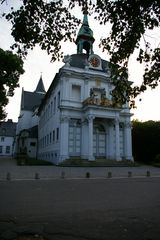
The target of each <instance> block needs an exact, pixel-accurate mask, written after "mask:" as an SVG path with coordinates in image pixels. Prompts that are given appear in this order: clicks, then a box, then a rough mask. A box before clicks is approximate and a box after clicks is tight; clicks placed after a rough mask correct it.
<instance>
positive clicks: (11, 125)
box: [0, 119, 17, 156]
mask: <svg viewBox="0 0 160 240" xmlns="http://www.w3.org/2000/svg"><path fill="white" fill-rule="evenodd" d="M16 125H17V123H15V122H12V120H11V119H8V121H7V122H1V123H0V156H12V155H13V150H14V144H15V137H16Z"/></svg>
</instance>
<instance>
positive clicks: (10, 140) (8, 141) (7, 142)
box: [0, 136, 14, 156]
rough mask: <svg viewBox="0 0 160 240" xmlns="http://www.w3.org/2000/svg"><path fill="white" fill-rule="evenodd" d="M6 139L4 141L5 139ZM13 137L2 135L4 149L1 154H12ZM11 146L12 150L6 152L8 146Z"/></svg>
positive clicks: (0, 138) (0, 146) (1, 143)
mask: <svg viewBox="0 0 160 240" xmlns="http://www.w3.org/2000/svg"><path fill="white" fill-rule="evenodd" d="M3 139H4V141H3ZM13 141H14V138H13V137H6V136H4V137H3V136H0V148H1V149H2V152H0V156H2V155H3V156H4V155H5V156H11V155H12V154H13ZM7 146H9V149H10V151H9V152H6V147H7Z"/></svg>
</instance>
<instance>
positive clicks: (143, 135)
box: [132, 121, 160, 163]
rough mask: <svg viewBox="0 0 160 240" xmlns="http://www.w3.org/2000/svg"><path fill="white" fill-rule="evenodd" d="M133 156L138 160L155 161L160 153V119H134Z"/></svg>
mask: <svg viewBox="0 0 160 240" xmlns="http://www.w3.org/2000/svg"><path fill="white" fill-rule="evenodd" d="M132 124H133V128H132V142H133V156H134V159H135V160H136V161H139V162H144V163H150V162H154V161H155V159H156V156H157V155H158V154H160V148H159V143H160V121H157V122H155V121H147V122H139V121H133V122H132Z"/></svg>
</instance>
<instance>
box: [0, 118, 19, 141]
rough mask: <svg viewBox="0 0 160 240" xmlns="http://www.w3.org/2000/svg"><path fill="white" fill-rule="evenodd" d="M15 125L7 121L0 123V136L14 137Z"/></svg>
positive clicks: (9, 120)
mask: <svg viewBox="0 0 160 240" xmlns="http://www.w3.org/2000/svg"><path fill="white" fill-rule="evenodd" d="M16 126H17V123H15V122H12V120H11V119H8V121H7V122H0V136H6V137H14V136H15V135H16Z"/></svg>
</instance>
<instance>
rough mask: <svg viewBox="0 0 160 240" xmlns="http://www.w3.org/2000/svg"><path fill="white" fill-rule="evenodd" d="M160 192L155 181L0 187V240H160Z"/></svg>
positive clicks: (57, 182) (29, 183)
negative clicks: (35, 239) (29, 238)
mask: <svg viewBox="0 0 160 240" xmlns="http://www.w3.org/2000/svg"><path fill="white" fill-rule="evenodd" d="M159 186H160V178H156V177H155V178H137V179H135V178H128V179H127V178H126V179H81V180H80V179H79V180H75V179H74V180H73V179H72V180H71V179H70V180H67V179H55V180H46V181H43V180H37V181H1V182H0V232H1V236H0V239H1V240H3V239H7V238H5V237H6V236H11V235H12V236H14V237H15V235H16V234H18V233H19V234H20V233H21V234H22V233H26V232H27V233H34V234H35V233H37V234H40V235H43V236H45V237H46V239H52V240H86V239H88V240H91V239H92V240H104V239H106V240H117V239H118V240H121V239H124V240H135V239H140V240H159V239H160V237H159V236H160V191H159ZM10 239H11V238H10ZM12 239H13V238H12Z"/></svg>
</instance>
